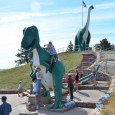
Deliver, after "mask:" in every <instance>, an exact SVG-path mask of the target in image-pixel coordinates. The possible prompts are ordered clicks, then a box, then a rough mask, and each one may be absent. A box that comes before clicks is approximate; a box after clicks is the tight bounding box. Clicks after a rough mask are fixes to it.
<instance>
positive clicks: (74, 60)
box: [0, 53, 82, 89]
mask: <svg viewBox="0 0 115 115" xmlns="http://www.w3.org/2000/svg"><path fill="white" fill-rule="evenodd" d="M59 59H61V60H62V61H63V63H64V65H65V68H66V72H68V71H70V70H71V69H72V68H73V67H75V66H76V65H79V64H80V63H81V60H82V55H81V54H79V53H64V54H60V55H59ZM30 72H31V70H30V66H29V64H28V65H23V66H19V67H15V68H12V69H7V70H4V71H0V89H17V85H18V82H19V81H20V80H21V81H22V83H23V87H24V88H25V89H26V88H28V87H30V84H31V78H30V77H29V74H30Z"/></svg>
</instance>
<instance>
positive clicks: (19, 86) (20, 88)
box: [18, 81, 23, 97]
mask: <svg viewBox="0 0 115 115" xmlns="http://www.w3.org/2000/svg"><path fill="white" fill-rule="evenodd" d="M20 93H21V94H23V88H22V82H21V81H20V82H19V84H18V97H20Z"/></svg>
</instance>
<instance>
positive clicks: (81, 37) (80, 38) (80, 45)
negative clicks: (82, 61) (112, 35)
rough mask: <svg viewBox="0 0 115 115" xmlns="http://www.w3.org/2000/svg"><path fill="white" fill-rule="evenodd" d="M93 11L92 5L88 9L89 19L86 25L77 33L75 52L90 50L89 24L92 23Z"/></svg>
mask: <svg viewBox="0 0 115 115" xmlns="http://www.w3.org/2000/svg"><path fill="white" fill-rule="evenodd" d="M92 9H94V7H93V5H91V6H90V7H89V9H88V17H87V22H86V25H85V26H84V27H83V28H82V29H80V30H79V31H78V32H77V35H76V37H75V47H74V50H75V51H78V50H80V51H85V50H88V48H89V43H90V39H91V34H90V32H89V30H88V28H89V22H90V12H91V10H92Z"/></svg>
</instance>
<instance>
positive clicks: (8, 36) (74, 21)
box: [0, 0, 115, 69]
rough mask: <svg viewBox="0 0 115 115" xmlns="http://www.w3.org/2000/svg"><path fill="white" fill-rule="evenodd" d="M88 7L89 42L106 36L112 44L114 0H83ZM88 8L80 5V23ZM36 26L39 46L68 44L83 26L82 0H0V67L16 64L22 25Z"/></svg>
mask: <svg viewBox="0 0 115 115" xmlns="http://www.w3.org/2000/svg"><path fill="white" fill-rule="evenodd" d="M84 2H85V3H86V5H87V7H89V6H90V5H94V10H92V11H91V18H90V25H89V31H90V32H91V36H92V38H91V42H90V43H91V44H96V43H99V42H100V40H102V39H104V38H107V39H108V41H110V43H112V44H115V1H114V0H84ZM87 10H88V8H83V17H84V20H83V24H84V25H85V23H86V19H87ZM32 25H35V26H37V28H38V30H39V35H40V43H41V46H43V45H44V44H46V43H48V42H49V41H52V42H53V44H54V45H55V47H56V49H58V48H63V47H67V46H68V44H69V42H70V41H72V43H73V44H74V39H75V35H76V33H77V31H78V30H79V29H80V28H81V27H82V0H0V40H1V41H0V69H4V68H12V67H15V65H16V64H15V63H14V60H16V59H18V58H17V57H16V56H15V54H17V52H18V50H17V49H19V48H20V44H21V40H22V37H23V34H22V30H23V28H24V27H28V26H32Z"/></svg>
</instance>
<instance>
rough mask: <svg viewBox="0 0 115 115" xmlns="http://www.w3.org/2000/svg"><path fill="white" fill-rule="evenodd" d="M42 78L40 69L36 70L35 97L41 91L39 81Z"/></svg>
mask: <svg viewBox="0 0 115 115" xmlns="http://www.w3.org/2000/svg"><path fill="white" fill-rule="evenodd" d="M42 78H43V74H42V72H41V68H39V67H38V68H37V72H36V79H37V84H36V85H37V88H36V96H37V95H39V94H40V91H41V80H42Z"/></svg>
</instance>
